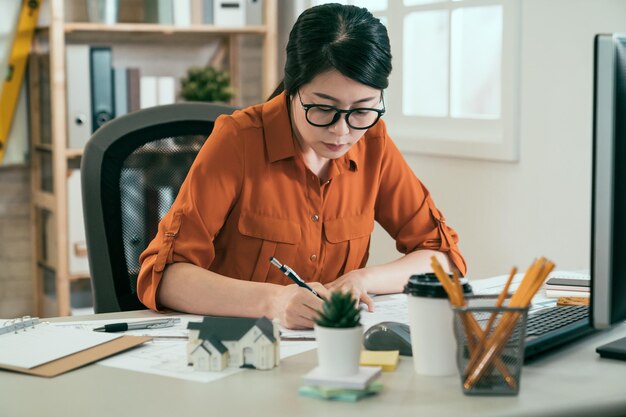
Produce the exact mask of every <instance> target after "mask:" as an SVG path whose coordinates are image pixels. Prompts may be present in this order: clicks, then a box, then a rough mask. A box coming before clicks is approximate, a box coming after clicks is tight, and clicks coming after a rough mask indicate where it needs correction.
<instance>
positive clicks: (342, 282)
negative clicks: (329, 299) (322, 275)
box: [325, 269, 374, 312]
mask: <svg viewBox="0 0 626 417" xmlns="http://www.w3.org/2000/svg"><path fill="white" fill-rule="evenodd" d="M366 283H367V272H366V271H365V269H355V270H354V271H350V272H348V273H347V274H345V275H342V276H340V277H339V278H337V279H336V280H334V281H333V282H329V283H328V284H326V285H325V287H326V288H328V290H329V291H331V292H332V291H341V292H348V291H349V292H351V293H352V295H353V296H354V298H355V299H356V300H357V303H358V302H362V303H364V304H366V305H367V310H368V311H370V312H371V311H374V300H372V299H371V298H370V296H369V295H368V294H367V286H366Z"/></svg>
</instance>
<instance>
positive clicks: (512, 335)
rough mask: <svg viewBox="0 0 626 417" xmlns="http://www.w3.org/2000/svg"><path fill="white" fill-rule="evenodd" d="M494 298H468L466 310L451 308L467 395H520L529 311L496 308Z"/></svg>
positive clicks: (458, 358) (459, 366) (461, 372)
mask: <svg viewBox="0 0 626 417" xmlns="http://www.w3.org/2000/svg"><path fill="white" fill-rule="evenodd" d="M496 298H497V297H496V296H493V297H492V296H477V297H470V298H467V306H466V307H453V310H454V334H455V337H456V341H457V355H456V359H457V366H458V369H459V374H460V376H461V386H462V389H463V393H464V394H466V395H517V393H518V392H519V386H520V378H521V373H522V366H523V364H524V335H525V333H526V318H527V314H528V308H527V307H526V308H524V307H506V306H505V307H495V304H496V302H495V301H496ZM485 333H487V334H486V335H485Z"/></svg>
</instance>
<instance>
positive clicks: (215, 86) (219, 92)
mask: <svg viewBox="0 0 626 417" xmlns="http://www.w3.org/2000/svg"><path fill="white" fill-rule="evenodd" d="M180 85H181V90H180V96H181V97H182V98H183V99H185V100H187V101H213V102H215V101H221V102H227V101H228V100H230V99H231V98H232V97H233V96H234V92H233V89H232V87H231V85H230V76H229V75H228V73H227V72H226V71H221V70H218V69H216V68H213V67H211V66H206V67H191V68H189V69H188V70H187V76H186V77H183V78H181V80H180Z"/></svg>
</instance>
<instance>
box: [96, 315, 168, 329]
mask: <svg viewBox="0 0 626 417" xmlns="http://www.w3.org/2000/svg"><path fill="white" fill-rule="evenodd" d="M179 322H180V319H179V318H177V317H176V318H169V319H156V320H146V321H135V322H130V323H112V324H105V325H104V326H102V327H97V328H95V329H93V330H94V331H96V332H107V333H113V332H125V331H127V330H140V329H162V328H164V327H173V326H174V325H175V324H177V323H179Z"/></svg>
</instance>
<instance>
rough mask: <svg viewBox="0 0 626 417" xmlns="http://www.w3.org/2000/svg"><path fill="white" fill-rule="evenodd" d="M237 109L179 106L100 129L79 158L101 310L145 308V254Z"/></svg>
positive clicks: (97, 304)
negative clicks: (141, 289)
mask: <svg viewBox="0 0 626 417" xmlns="http://www.w3.org/2000/svg"><path fill="white" fill-rule="evenodd" d="M234 110H235V108H234V107H229V106H222V105H215V104H210V103H176V104H170V105H165V106H158V107H152V108H148V109H144V110H140V111H137V112H134V113H130V114H127V115H125V116H122V117H120V118H116V119H113V120H112V121H111V122H109V123H107V124H106V125H104V126H102V127H101V128H100V129H98V130H97V131H96V132H95V133H94V134H93V136H92V137H91V139H90V140H89V142H88V143H87V146H86V147H85V152H84V154H83V158H82V162H81V174H82V195H83V212H84V217H85V232H86V238H87V252H88V257H89V268H90V274H91V284H92V290H93V296H94V309H95V312H96V313H105V312H113V311H128V310H137V309H144V308H145V306H144V305H143V304H142V303H141V302H140V301H139V299H138V298H137V293H136V284H137V275H138V274H139V255H140V254H141V252H143V250H144V249H145V248H146V247H147V246H148V244H149V243H150V241H151V240H152V238H153V237H154V236H155V234H156V231H157V226H158V223H159V221H160V220H161V218H162V217H163V216H164V215H165V213H167V211H168V210H169V208H170V206H171V205H172V203H173V202H174V199H175V198H176V195H177V194H178V190H179V189H180V186H181V184H182V182H183V180H184V179H185V177H186V175H187V172H188V171H189V168H190V166H191V164H192V162H193V161H194V159H195V157H196V154H197V153H198V151H199V150H200V148H201V147H202V145H203V144H204V142H205V141H206V139H207V137H208V136H209V134H210V133H211V131H212V130H213V124H214V121H215V119H216V118H217V117H218V116H219V115H221V114H230V113H232V112H233V111H234Z"/></svg>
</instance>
